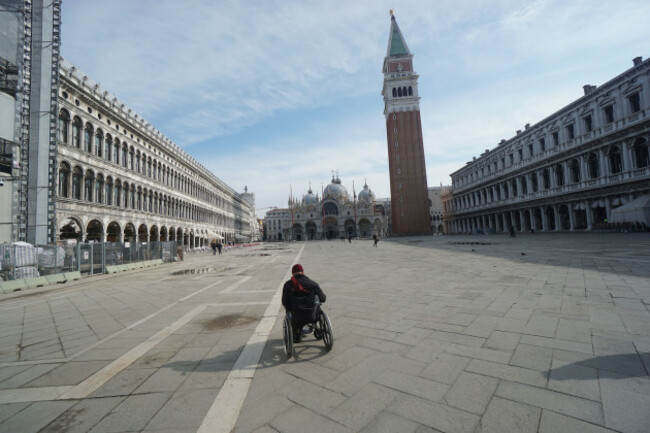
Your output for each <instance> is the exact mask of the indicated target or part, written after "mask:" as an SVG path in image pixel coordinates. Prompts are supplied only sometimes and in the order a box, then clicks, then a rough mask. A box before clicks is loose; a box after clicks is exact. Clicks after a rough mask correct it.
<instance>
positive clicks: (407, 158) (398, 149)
mask: <svg viewBox="0 0 650 433" xmlns="http://www.w3.org/2000/svg"><path fill="white" fill-rule="evenodd" d="M390 15H391V19H390V34H389V37H388V50H387V52H386V58H385V59H384V68H383V73H384V88H383V90H382V95H383V96H384V116H386V136H387V138H388V168H389V170H390V197H391V211H392V221H393V222H392V225H393V227H392V229H393V235H396V236H408V235H425V234H431V221H430V217H429V197H428V192H427V171H426V165H425V161H424V143H423V140H422V124H421V122H420V97H419V96H418V75H417V74H416V73H415V72H414V70H413V54H411V52H410V51H409V49H408V46H407V45H406V41H405V40H404V37H403V36H402V32H401V31H400V28H399V26H398V25H397V21H396V20H395V16H394V15H393V11H392V10H391V13H390Z"/></svg>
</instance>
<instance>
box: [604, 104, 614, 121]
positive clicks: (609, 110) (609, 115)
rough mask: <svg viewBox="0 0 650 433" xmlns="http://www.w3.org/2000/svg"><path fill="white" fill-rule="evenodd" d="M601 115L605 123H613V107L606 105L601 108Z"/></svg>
mask: <svg viewBox="0 0 650 433" xmlns="http://www.w3.org/2000/svg"><path fill="white" fill-rule="evenodd" d="M603 114H604V115H605V122H607V123H612V122H613V121H614V106H613V105H608V106H607V107H605V108H603Z"/></svg>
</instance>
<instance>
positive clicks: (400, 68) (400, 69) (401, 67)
mask: <svg viewBox="0 0 650 433" xmlns="http://www.w3.org/2000/svg"><path fill="white" fill-rule="evenodd" d="M397 70H398V71H399V72H402V71H403V70H404V65H403V64H401V63H398V64H397Z"/></svg>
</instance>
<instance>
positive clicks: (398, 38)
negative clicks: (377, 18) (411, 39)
mask: <svg viewBox="0 0 650 433" xmlns="http://www.w3.org/2000/svg"><path fill="white" fill-rule="evenodd" d="M391 12H392V11H391ZM390 20H391V23H390V38H389V40H388V56H389V57H390V56H408V55H410V54H411V53H410V51H409V49H408V46H407V45H406V42H405V41H404V37H403V36H402V32H401V31H400V29H399V26H398V25H397V21H396V20H395V16H394V15H392V14H391V18H390Z"/></svg>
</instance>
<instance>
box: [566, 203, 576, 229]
mask: <svg viewBox="0 0 650 433" xmlns="http://www.w3.org/2000/svg"><path fill="white" fill-rule="evenodd" d="M567 207H568V208H569V230H571V231H573V230H575V221H574V220H575V218H574V216H573V204H571V203H568V204H567Z"/></svg>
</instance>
